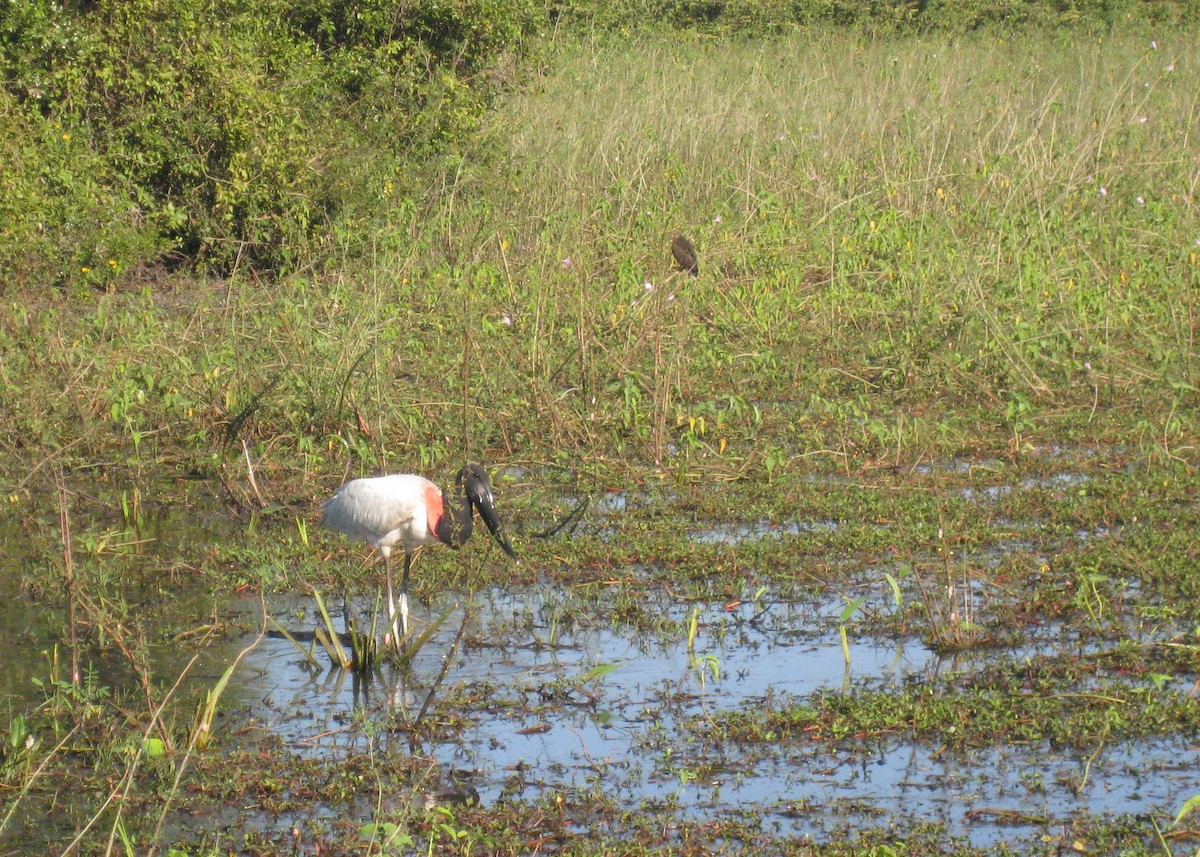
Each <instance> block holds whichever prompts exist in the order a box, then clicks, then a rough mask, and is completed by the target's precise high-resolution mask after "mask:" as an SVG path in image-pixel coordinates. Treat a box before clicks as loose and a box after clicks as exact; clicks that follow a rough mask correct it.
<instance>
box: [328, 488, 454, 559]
mask: <svg viewBox="0 0 1200 857" xmlns="http://www.w3.org/2000/svg"><path fill="white" fill-rule="evenodd" d="M321 513H322V517H321V521H322V523H324V524H325V526H327V527H329V529H331V530H333V531H335V532H338V533H345V534H346V535H348V536H350V537H351V538H355V539H361V540H363V541H364V542H368V543H370V544H371V545H372V546H373V547H375V548H377V549H378V550H379V552H380V553H381V554H383V556H384V558H385V559H386V558H387V557H388V556H390V555H391V551H392V548H393V547H395V546H396V545H402V546H403V549H404V552H405V553H416V551H417V549H418V548H422V547H425V546H426V545H436V544H441V539H439V538H438V537H437V526H438V522H439V521H440V520H441V517H442V515H443V514H444V513H445V503H444V501H443V498H442V489H441V488H439V487H437V486H436V485H434V484H433V483H432V482H430V481H429V480H428V479H426V478H425V477H424V476H416V475H414V474H411V473H395V474H392V475H391V476H375V477H371V478H367V479H352V480H350V481H349V482H347V483H346V484H345V485H343V486H342V487H341V488H339V489H338V490H337V492H336V493H335V494H334V495H333V496H332V497H330V498H329V499H328V500H326V501H325V502H324V503H322V504H321Z"/></svg>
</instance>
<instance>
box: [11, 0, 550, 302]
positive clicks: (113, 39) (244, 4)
mask: <svg viewBox="0 0 1200 857" xmlns="http://www.w3.org/2000/svg"><path fill="white" fill-rule="evenodd" d="M2 9H3V10H2V11H0V73H2V78H0V79H2V80H3V82H4V89H5V91H6V98H5V102H4V108H5V112H6V113H8V114H10V115H12V116H14V117H17V118H16V120H15V121H13V122H9V123H7V124H6V127H5V129H4V130H3V131H2V132H0V148H3V149H4V150H5V151H11V152H13V153H14V154H20V153H25V154H26V155H27V157H26V159H25V161H24V163H25V166H23V167H19V168H18V170H17V171H16V176H15V177H14V178H13V179H12V184H14V185H19V186H21V187H23V188H25V194H24V198H26V199H29V200H31V201H32V200H34V199H35V198H37V199H41V203H40V206H39V205H33V204H32V202H31V203H30V204H28V205H27V204H25V203H23V202H22V201H20V200H17V201H15V202H12V203H10V204H9V205H7V206H6V211H5V214H6V215H7V217H8V218H9V220H11V221H12V223H13V225H12V226H11V227H9V228H8V229H7V232H6V233H5V236H3V237H0V240H4V241H7V242H9V243H12V242H16V241H19V240H23V239H25V238H26V236H27V234H28V233H29V231H30V229H31V226H30V224H31V223H43V224H49V225H48V227H47V228H48V229H50V230H51V231H57V229H56V227H57V226H58V225H59V221H57V220H54V219H52V220H50V221H47V220H45V219H44V218H43V217H41V213H42V210H44V209H46V208H47V207H51V208H52V207H54V206H60V207H61V206H69V205H72V204H77V202H78V200H77V199H75V198H76V197H78V196H79V195H80V192H81V190H80V189H81V187H82V186H83V185H84V184H87V185H88V187H89V188H90V190H89V192H88V193H87V194H84V196H85V200H84V201H85V202H87V203H88V204H87V205H86V206H83V207H81V208H77V209H75V211H76V213H77V214H79V215H80V217H79V219H81V220H82V221H83V223H84V224H85V228H84V231H85V232H87V233H89V234H86V235H85V234H74V233H69V234H67V235H62V234H60V235H58V236H57V241H56V243H55V245H54V247H53V248H51V247H50V246H49V245H46V244H45V242H43V244H42V245H40V246H41V250H43V251H44V252H43V253H42V255H43V256H44V257H45V258H44V260H43V261H44V264H43V265H42V266H41V267H42V268H44V269H45V270H46V271H54V270H58V269H61V272H60V274H59V275H58V276H55V277H54V279H55V280H56V281H60V282H61V281H63V280H64V279H66V280H73V279H75V277H74V276H72V267H73V266H74V265H75V263H76V262H77V261H79V260H80V259H87V258H89V257H90V256H91V255H92V254H93V253H94V250H93V249H92V248H93V247H97V246H104V245H107V244H111V243H114V242H116V243H121V242H122V240H123V239H118V238H117V237H115V236H114V235H111V234H109V233H110V231H111V229H112V228H116V227H114V226H113V224H119V223H127V225H134V226H138V225H139V224H140V228H141V229H143V230H145V233H146V234H145V235H144V236H143V238H142V239H141V241H140V242H136V243H137V244H138V247H137V254H138V255H142V256H147V255H148V256H153V255H155V254H156V253H158V252H161V251H162V249H163V248H170V249H172V250H174V251H175V252H176V253H177V254H179V255H180V256H181V257H182V258H185V259H188V260H193V261H201V262H204V263H206V264H207V265H209V266H211V267H213V268H215V269H217V270H229V269H231V268H233V267H235V266H237V265H239V264H250V265H253V266H255V267H258V268H263V269H268V270H281V269H286V268H288V267H291V266H293V265H295V264H296V263H298V262H299V261H301V260H303V259H306V258H310V257H311V256H312V253H313V251H314V250H316V249H319V248H320V247H321V246H323V245H324V244H325V243H326V242H328V241H329V240H330V236H331V234H332V232H333V227H334V225H335V223H336V222H337V221H338V220H339V218H341V217H343V216H345V215H347V214H348V213H349V214H350V216H355V215H354V213H355V212H358V213H360V214H361V211H362V210H363V209H364V208H365V209H367V210H370V208H371V206H372V204H373V202H374V201H377V200H378V199H379V197H380V194H379V188H381V187H384V186H385V184H386V183H387V182H388V181H389V180H390V178H391V177H392V175H393V174H395V173H397V172H399V171H401V170H402V169H403V167H404V166H405V164H406V163H410V162H412V161H413V160H420V159H421V158H423V157H425V156H427V155H428V154H429V152H430V151H436V150H438V149H440V148H441V147H443V146H445V145H447V143H448V142H450V141H452V140H455V139H457V138H458V136H460V135H461V134H462V133H463V131H464V129H466V128H469V127H471V126H472V125H473V122H474V121H475V119H477V118H478V116H479V115H481V113H482V110H483V107H484V106H485V104H486V98H485V97H484V95H483V94H481V93H483V92H484V87H483V81H484V80H485V78H484V76H482V75H480V74H479V72H480V71H481V70H483V69H484V68H486V66H487V65H488V63H489V62H490V61H491V60H492V59H493V58H494V57H495V56H497V55H498V54H500V53H501V52H503V51H505V50H508V49H510V48H512V47H519V46H520V45H521V44H522V43H523V40H524V38H525V37H526V36H528V35H529V34H530V33H532V32H533V30H534V28H535V23H536V15H535V9H534V7H533V6H532V5H531V4H530V3H528V2H521V0H512V2H508V0H478V2H459V3H439V2H432V0H420V2H413V3H407V4H404V5H403V6H399V7H398V6H397V5H396V4H395V3H394V2H382V0H368V2H358V3H348V2H343V0H309V2H302V3H289V2H284V0H259V2H253V0H121V2H98V3H87V4H83V3H79V4H75V3H57V4H47V3H45V2H44V0H9V2H7V3H5V4H4V6H3V7H2ZM59 129H61V131H60V130H59ZM55 133H58V134H59V135H60V136H61V135H62V134H67V135H69V137H70V139H71V140H74V141H75V142H76V145H75V146H74V147H73V152H72V154H71V159H70V166H69V168H68V169H67V173H70V174H74V173H76V172H79V173H82V174H84V175H83V177H81V176H79V175H76V176H74V178H72V177H71V176H70V175H65V176H63V177H61V178H57V179H56V180H55V181H47V180H46V179H45V177H44V176H43V177H41V178H39V177H38V174H37V172H36V171H37V170H38V169H44V167H39V166H37V164H45V163H47V162H50V161H53V159H54V155H53V153H52V152H43V151H42V150H43V148H44V147H45V146H46V145H47V143H46V141H47V139H48V138H52V137H53V135H54V134H55ZM65 139H67V138H64V140H65ZM51 142H53V140H52V139H51ZM54 145H56V146H58V144H57V143H55V144H54ZM58 148H62V147H61V146H58ZM30 170H33V171H34V172H33V173H31V172H29V171H30ZM101 198H102V199H103V202H101V201H100V200H101ZM97 206H101V207H104V208H105V212H103V213H102V214H103V216H99V217H92V216H89V215H87V214H85V212H93V211H94V209H96V207H97ZM110 208H115V209H116V210H117V211H118V212H125V220H122V219H121V218H119V217H116V216H115V215H113V214H112V213H110V212H109V211H108V209H110ZM129 212H133V214H132V215H131V214H129ZM22 224H24V225H22ZM124 243H129V242H128V241H127V240H125V241H124ZM126 261H128V262H129V263H132V262H133V261H136V260H122V262H121V264H125V263H126ZM40 277H41V275H39V278H40ZM26 278H27V279H28V277H26Z"/></svg>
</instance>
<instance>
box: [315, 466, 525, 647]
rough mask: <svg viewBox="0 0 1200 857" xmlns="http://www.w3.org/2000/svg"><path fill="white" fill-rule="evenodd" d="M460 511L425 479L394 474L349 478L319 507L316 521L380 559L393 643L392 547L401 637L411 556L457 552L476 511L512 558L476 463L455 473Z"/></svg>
mask: <svg viewBox="0 0 1200 857" xmlns="http://www.w3.org/2000/svg"><path fill="white" fill-rule="evenodd" d="M458 486H459V487H460V488H461V489H462V507H461V508H459V509H455V508H447V506H446V502H445V495H444V494H443V493H442V489H441V488H438V487H437V486H436V485H434V484H433V483H432V482H430V481H429V480H428V479H426V478H425V477H424V476H416V475H413V474H409V473H398V474H393V475H391V476H373V477H367V478H363V479H351V480H350V481H349V482H347V483H345V484H344V485H342V487H341V488H338V490H337V491H336V492H334V495H333V496H332V497H330V498H329V499H328V500H326V501H325V502H324V503H322V504H321V522H322V523H323V524H324V525H325V526H327V527H329V529H331V530H334V531H335V532H339V533H344V534H346V535H347V536H350V537H351V538H355V539H361V540H362V541H365V542H367V543H369V544H370V545H371V546H372V547H374V548H375V549H376V550H378V551H379V553H381V554H382V555H383V563H384V568H385V570H386V574H387V588H388V615H389V618H390V619H391V624H392V634H393V637H394V639H395V640H397V641H399V639H400V638H401V629H400V628H398V627H397V625H396V614H397V610H396V599H395V597H394V596H393V594H392V567H391V555H392V548H394V547H395V546H396V545H400V546H401V548H402V549H403V550H404V577H403V579H402V581H401V584H400V609H399V618H400V624H401V626H402V628H403V636H405V637H407V636H408V574H409V570H410V569H411V568H412V562H413V556H414V555H415V554H416V553H417V551H419V550H420V549H421V548H423V547H426V546H429V545H439V544H444V545H449V546H450V547H452V548H454V549H457V548H458V547H459V546H460V545H462V544H464V543H465V542H466V541H467V539H469V538H470V537H471V531H472V529H473V528H474V515H475V512H476V511H478V512H479V513H480V516H481V517H482V518H483V521H484V523H485V524H487V527H488V530H490V531H491V533H492V537H493V538H495V540H496V543H497V544H499V545H500V547H501V548H503V549H504V552H505V553H507V554H508V555H509V556H511V557H512V558H513V559H516V556H517V555H516V553H514V552H513V549H512V545H511V544H510V543H509V541H508V538H507V537H506V536H504V534H503V527H502V525H501V523H500V516H499V515H498V514H497V513H496V506H495V499H494V498H493V497H492V486H491V483H490V482H489V481H488V478H487V473H486V472H485V471H484V469H483V468H482V467H480V466H479V465H477V464H472V465H468V466H466V467H464V468H463V469H462V470H461V471H460V472H459V474H458Z"/></svg>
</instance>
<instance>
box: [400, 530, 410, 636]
mask: <svg viewBox="0 0 1200 857" xmlns="http://www.w3.org/2000/svg"><path fill="white" fill-rule="evenodd" d="M412 561H413V555H412V554H410V553H409V552H408V551H405V552H404V577H403V578H401V580H400V624H401V626H402V627H403V629H404V639H406V640H407V639H408V572H409V569H411V568H412Z"/></svg>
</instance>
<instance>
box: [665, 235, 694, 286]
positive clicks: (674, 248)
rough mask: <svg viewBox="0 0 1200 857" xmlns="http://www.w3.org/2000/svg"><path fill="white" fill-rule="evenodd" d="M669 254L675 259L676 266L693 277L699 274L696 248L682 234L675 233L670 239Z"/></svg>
mask: <svg viewBox="0 0 1200 857" xmlns="http://www.w3.org/2000/svg"><path fill="white" fill-rule="evenodd" d="M671 256H672V257H673V258H674V259H675V267H676V268H678V269H679V270H681V271H687V272H688V273H689V274H691V275H692V276H693V277H698V276H700V262H699V260H698V259H697V258H696V248H695V247H693V246H692V242H691V241H688V240H687V239H686V238H684V237H683V236H682V235H676V236H675V237H674V238H672V239H671Z"/></svg>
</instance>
